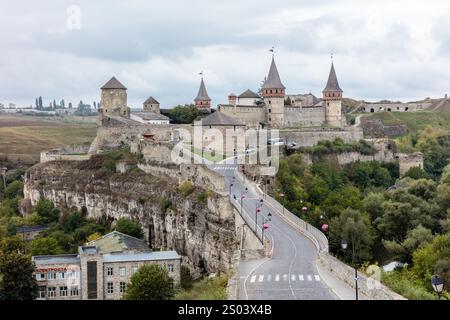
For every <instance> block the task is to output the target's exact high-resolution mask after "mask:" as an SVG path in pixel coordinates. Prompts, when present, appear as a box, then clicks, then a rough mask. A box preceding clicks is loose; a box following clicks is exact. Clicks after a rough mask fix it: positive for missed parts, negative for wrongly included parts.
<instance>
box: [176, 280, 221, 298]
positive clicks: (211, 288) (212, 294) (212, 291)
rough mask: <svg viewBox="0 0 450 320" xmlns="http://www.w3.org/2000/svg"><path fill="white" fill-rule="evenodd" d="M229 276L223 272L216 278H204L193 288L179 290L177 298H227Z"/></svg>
mask: <svg viewBox="0 0 450 320" xmlns="http://www.w3.org/2000/svg"><path fill="white" fill-rule="evenodd" d="M227 284H228V276H227V275H226V274H222V275H219V276H216V277H214V278H204V279H202V280H200V281H197V282H195V283H194V284H193V285H192V287H191V288H189V289H185V290H182V291H180V292H178V293H177V294H176V296H175V299H176V300H225V299H226V298H227Z"/></svg>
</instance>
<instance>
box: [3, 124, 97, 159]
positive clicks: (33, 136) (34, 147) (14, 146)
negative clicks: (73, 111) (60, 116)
mask: <svg viewBox="0 0 450 320" xmlns="http://www.w3.org/2000/svg"><path fill="white" fill-rule="evenodd" d="M96 131H97V127H96V125H94V124H86V125H75V124H68V123H64V122H61V121H50V120H47V119H39V118H37V117H18V116H10V115H1V116H0V157H5V156H7V157H8V159H10V160H17V159H20V160H21V161H24V162H28V163H33V162H36V161H38V160H39V154H40V152H41V151H43V150H48V149H52V148H57V147H63V146H67V145H71V144H84V143H90V142H92V140H93V139H94V137H95V135H96Z"/></svg>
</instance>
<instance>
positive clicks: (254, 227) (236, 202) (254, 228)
mask: <svg viewBox="0 0 450 320" xmlns="http://www.w3.org/2000/svg"><path fill="white" fill-rule="evenodd" d="M230 201H231V203H232V204H233V206H234V207H235V208H236V210H237V211H238V212H239V214H240V216H241V217H242V219H244V221H245V223H246V224H247V226H248V227H249V228H250V230H252V231H253V233H254V234H255V235H256V237H257V238H258V239H259V241H261V243H263V235H264V232H263V229H262V228H261V227H260V226H259V225H258V224H256V222H255V221H254V220H253V219H252V218H251V217H250V214H249V213H248V211H247V209H245V206H243V208H242V207H241V202H240V201H239V200H235V199H233V198H232V197H230Z"/></svg>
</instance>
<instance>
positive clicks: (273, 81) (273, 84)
mask: <svg viewBox="0 0 450 320" xmlns="http://www.w3.org/2000/svg"><path fill="white" fill-rule="evenodd" d="M263 89H285V86H284V85H283V84H282V83H281V79H280V75H279V74H278V69H277V65H276V64H275V58H274V56H273V55H272V63H271V64H270V69H269V75H268V76H267V79H266V81H265V82H264V85H263Z"/></svg>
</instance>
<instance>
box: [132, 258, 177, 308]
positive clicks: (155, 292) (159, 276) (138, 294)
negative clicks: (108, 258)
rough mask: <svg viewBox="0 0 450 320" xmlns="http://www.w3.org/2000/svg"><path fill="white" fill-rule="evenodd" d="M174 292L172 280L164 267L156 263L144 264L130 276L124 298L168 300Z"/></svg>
mask: <svg viewBox="0 0 450 320" xmlns="http://www.w3.org/2000/svg"><path fill="white" fill-rule="evenodd" d="M174 294H175V290H174V287H173V280H172V278H170V277H169V274H168V272H167V270H166V269H164V268H161V267H160V266H157V265H144V266H142V267H140V268H139V269H138V271H137V272H135V273H134V274H133V275H132V276H131V281H130V283H129V284H128V285H127V287H126V293H125V299H127V300H169V299H171V298H172V297H173V296H174Z"/></svg>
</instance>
